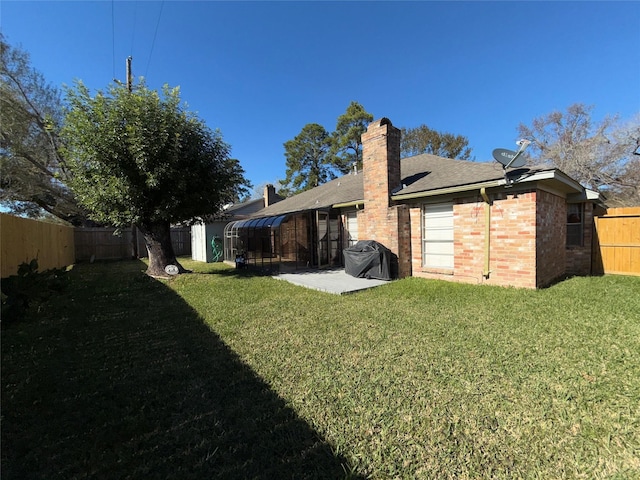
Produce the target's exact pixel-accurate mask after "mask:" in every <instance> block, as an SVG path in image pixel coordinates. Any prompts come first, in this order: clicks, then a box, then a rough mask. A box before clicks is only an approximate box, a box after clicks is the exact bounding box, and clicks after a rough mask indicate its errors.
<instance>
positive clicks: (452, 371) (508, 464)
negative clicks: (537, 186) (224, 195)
mask: <svg viewBox="0 0 640 480" xmlns="http://www.w3.org/2000/svg"><path fill="white" fill-rule="evenodd" d="M184 264H185V266H187V267H188V268H192V269H194V271H195V272H196V273H195V274H192V275H183V276H180V277H179V278H175V279H172V280H170V281H163V282H158V281H151V280H147V279H146V277H144V276H143V275H142V274H141V268H140V266H139V265H138V266H136V264H134V263H126V262H125V263H118V264H107V265H97V266H96V265H93V266H90V265H80V266H78V267H76V268H75V269H74V271H73V272H72V273H73V274H74V280H73V285H74V288H73V289H72V290H71V291H70V292H69V293H68V294H67V295H66V297H65V298H60V299H57V300H56V301H55V302H52V304H51V306H50V308H49V309H48V310H47V311H44V312H40V313H39V314H37V315H35V316H34V317H33V318H31V319H26V320H25V322H23V323H21V324H19V325H14V326H11V327H10V328H7V329H5V331H4V332H3V338H2V347H3V381H2V393H3V431H2V440H3V454H2V455H3V463H4V467H8V470H7V468H4V472H3V475H4V474H5V473H6V472H7V471H8V472H9V473H14V474H15V476H14V477H11V476H10V475H9V476H7V478H27V477H29V476H32V477H34V476H40V477H42V478H44V477H45V476H44V475H41V474H42V472H46V471H47V466H48V465H51V466H53V468H52V469H51V470H49V471H50V472H61V473H60V475H58V477H59V478H82V477H83V476H85V473H84V472H86V469H87V467H88V466H89V465H95V472H97V473H94V474H93V475H94V476H98V477H99V476H103V477H109V475H108V473H109V472H112V471H115V472H120V473H121V475H116V477H119V478H124V477H127V476H129V477H130V478H136V477H137V478H140V476H141V473H144V474H145V475H146V476H147V478H149V477H153V476H155V477H158V478H159V477H162V476H173V477H174V478H177V477H176V475H179V476H180V477H181V478H342V477H345V476H348V475H351V476H353V477H356V476H360V477H362V478H375V479H387V478H407V479H410V478H429V479H430V478H459V479H464V478H540V479H543V478H544V479H548V478H589V479H591V478H620V479H628V478H640V278H631V277H600V278H574V279H570V280H568V281H565V282H562V283H560V284H557V285H555V286H553V287H551V288H548V289H545V290H539V291H529V290H520V289H506V288H497V287H486V286H472V285H458V284H451V283H445V282H438V281H425V280H419V279H405V280H402V281H396V282H392V283H390V284H388V285H385V286H383V287H379V288H376V289H372V290H368V291H365V292H361V293H357V294H353V295H348V296H343V297H339V296H334V295H330V294H325V293H321V292H316V291H313V290H306V289H304V288H301V287H296V286H293V285H290V284H287V283H285V282H281V281H276V280H273V279H271V278H268V277H259V276H252V275H251V274H248V273H244V272H237V271H234V270H232V269H229V268H227V267H224V266H220V265H211V264H198V263H195V262H190V261H184ZM77 302H80V303H82V305H78V304H77ZM77 361H82V365H77V364H75V362H77ZM221 365H226V366H224V367H222V366H221ZM237 378H240V379H242V380H237ZM114 388H115V391H114ZM109 391H111V393H109ZM34 401H35V403H34ZM45 405H46V408H44V407H43V406H45ZM78 412H80V413H78ZM78 417H80V418H78ZM87 417H88V418H87ZM107 432H110V433H107ZM278 432H279V433H278ZM97 433H99V435H98V436H97V437H96V434H97ZM42 438H44V439H45V441H40V442H39V440H38V439H42ZM270 442H271V443H273V445H274V447H266V446H265V445H266V444H269V443H270ZM16 445H17V446H16ZM34 445H35V450H31V449H32V448H34ZM107 445H110V447H109V448H107V447H106V446H107ZM119 445H124V446H125V447H122V446H119ZM260 445H261V446H260ZM105 452H107V453H105ZM309 452H313V454H309ZM25 454H26V455H27V458H28V460H29V461H28V462H25V461H21V460H20V459H21V458H22V457H21V455H25ZM29 454H31V457H29ZM34 465H35V466H34ZM38 465H39V466H38ZM70 465H71V466H70ZM269 466H270V467H269ZM112 469H115V470H112ZM86 476H91V475H89V474H87V475H86ZM55 477H56V475H52V476H48V477H47V478H55ZM111 478H115V477H111Z"/></svg>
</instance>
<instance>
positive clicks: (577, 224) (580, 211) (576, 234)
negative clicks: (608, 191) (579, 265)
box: [567, 203, 584, 247]
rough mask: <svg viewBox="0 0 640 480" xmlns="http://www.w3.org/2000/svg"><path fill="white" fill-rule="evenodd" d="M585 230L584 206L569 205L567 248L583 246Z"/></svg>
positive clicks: (580, 204) (578, 204) (579, 204)
mask: <svg viewBox="0 0 640 480" xmlns="http://www.w3.org/2000/svg"><path fill="white" fill-rule="evenodd" d="M583 230H584V205H583V204H582V203H570V204H568V205H567V246H568V247H569V246H574V247H575V246H577V247H581V246H582V240H583V237H582V232H583Z"/></svg>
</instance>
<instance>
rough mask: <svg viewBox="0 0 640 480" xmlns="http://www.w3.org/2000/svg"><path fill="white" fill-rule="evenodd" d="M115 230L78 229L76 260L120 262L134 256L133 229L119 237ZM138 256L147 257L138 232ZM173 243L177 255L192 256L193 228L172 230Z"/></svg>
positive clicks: (123, 231) (145, 248)
mask: <svg viewBox="0 0 640 480" xmlns="http://www.w3.org/2000/svg"><path fill="white" fill-rule="evenodd" d="M114 232H115V228H77V229H76V233H75V235H76V236H75V238H76V259H77V260H78V261H81V260H91V258H93V259H94V260H118V259H124V258H132V257H133V256H134V248H133V247H134V239H133V238H132V236H131V229H130V228H125V229H123V230H122V233H121V234H120V235H118V236H116V235H114V234H113V233H114ZM135 241H136V242H137V256H138V257H146V256H147V247H146V246H145V243H144V237H143V235H142V233H140V231H139V230H138V231H137V232H136V240H135ZM171 241H172V243H173V250H174V252H175V254H176V255H191V228H189V227H184V228H183V227H181V228H172V229H171Z"/></svg>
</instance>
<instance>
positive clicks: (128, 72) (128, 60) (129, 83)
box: [127, 57, 133, 93]
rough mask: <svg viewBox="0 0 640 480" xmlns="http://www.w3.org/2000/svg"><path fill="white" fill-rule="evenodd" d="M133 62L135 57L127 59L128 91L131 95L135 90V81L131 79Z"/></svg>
mask: <svg viewBox="0 0 640 480" xmlns="http://www.w3.org/2000/svg"><path fill="white" fill-rule="evenodd" d="M131 60H133V57H127V90H128V91H129V93H131V91H132V90H133V80H132V77H131Z"/></svg>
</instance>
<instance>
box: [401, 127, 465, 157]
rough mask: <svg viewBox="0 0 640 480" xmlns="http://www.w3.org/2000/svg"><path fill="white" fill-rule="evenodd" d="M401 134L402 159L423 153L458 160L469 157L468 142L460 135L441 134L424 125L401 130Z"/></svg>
mask: <svg viewBox="0 0 640 480" xmlns="http://www.w3.org/2000/svg"><path fill="white" fill-rule="evenodd" d="M401 132H402V137H401V140H400V154H401V156H402V157H403V158H404V157H411V156H414V155H420V154H423V153H430V154H431V155H437V156H439V157H445V158H455V159H458V160H469V159H470V157H471V148H469V140H468V139H467V137H464V136H462V135H454V134H452V133H446V132H445V133H441V132H438V131H436V130H432V129H431V128H429V127H427V126H426V125H424V124H423V125H420V126H419V127H416V128H402V129H401Z"/></svg>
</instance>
